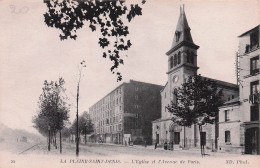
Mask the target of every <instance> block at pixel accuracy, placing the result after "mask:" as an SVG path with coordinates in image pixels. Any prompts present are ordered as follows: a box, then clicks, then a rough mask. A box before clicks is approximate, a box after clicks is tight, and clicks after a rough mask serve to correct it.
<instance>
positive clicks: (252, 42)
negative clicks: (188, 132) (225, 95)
mask: <svg viewBox="0 0 260 168" xmlns="http://www.w3.org/2000/svg"><path fill="white" fill-rule="evenodd" d="M259 31H260V25H258V26H256V27H254V28H253V29H251V30H249V31H247V32H245V33H243V34H242V35H240V36H239V53H238V60H239V61H238V63H239V67H238V70H239V76H238V77H239V83H240V87H239V99H235V100H231V101H230V102H226V103H225V104H224V106H222V107H221V108H220V112H219V113H220V114H219V115H220V124H219V125H220V130H219V133H220V136H219V141H220V147H222V149H223V150H229V151H239V152H244V153H245V154H260V144H259V141H260V134H259V129H260V122H259V98H260V97H259V93H260V88H259V79H260V73H259V67H260V63H259V55H260V47H259V41H260V40H259V39H260V36H259ZM238 149H239V150H238Z"/></svg>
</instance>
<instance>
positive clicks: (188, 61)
mask: <svg viewBox="0 0 260 168" xmlns="http://www.w3.org/2000/svg"><path fill="white" fill-rule="evenodd" d="M187 63H190V51H187Z"/></svg>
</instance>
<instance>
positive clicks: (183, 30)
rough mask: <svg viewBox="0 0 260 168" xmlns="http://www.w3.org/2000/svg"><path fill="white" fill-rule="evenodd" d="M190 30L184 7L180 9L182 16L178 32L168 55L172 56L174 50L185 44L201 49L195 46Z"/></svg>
mask: <svg viewBox="0 0 260 168" xmlns="http://www.w3.org/2000/svg"><path fill="white" fill-rule="evenodd" d="M190 30H191V29H190V27H189V24H188V21H187V18H186V14H185V11H184V6H183V7H180V16H179V20H178V23H177V26H176V31H175V33H174V37H173V42H172V46H171V49H170V50H169V51H168V52H167V53H166V54H167V55H169V54H171V53H172V52H173V51H174V50H176V49H177V48H179V47H180V46H182V45H185V44H186V45H190V46H191V47H194V48H196V49H198V48H199V46H197V45H196V44H194V42H193V40H192V36H191V33H190Z"/></svg>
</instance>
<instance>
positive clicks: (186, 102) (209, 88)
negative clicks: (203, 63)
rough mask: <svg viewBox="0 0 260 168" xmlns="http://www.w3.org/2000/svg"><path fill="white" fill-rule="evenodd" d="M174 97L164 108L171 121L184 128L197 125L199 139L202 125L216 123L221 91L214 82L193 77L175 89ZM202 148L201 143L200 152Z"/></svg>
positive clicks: (221, 95)
mask: <svg viewBox="0 0 260 168" xmlns="http://www.w3.org/2000/svg"><path fill="white" fill-rule="evenodd" d="M174 95H175V96H174V101H172V102H171V104H170V105H168V106H167V107H166V108H167V109H168V111H169V112H170V113H172V114H173V115H174V117H173V119H172V120H173V121H174V122H175V123H177V124H179V125H181V126H184V128H185V127H190V126H191V125H193V124H194V125H199V130H200V139H201V132H202V125H203V124H205V123H210V124H213V123H214V122H216V119H217V116H218V111H219V107H220V106H221V105H222V103H223V99H222V98H223V93H222V89H220V88H219V87H218V85H217V83H216V81H213V80H209V79H207V78H204V77H201V75H195V76H190V77H189V78H188V80H187V82H186V83H183V84H182V85H181V87H180V88H178V89H176V90H175V92H174ZM184 141H185V139H184ZM202 147H204V146H203V145H202V142H201V151H202ZM202 153H203V151H202Z"/></svg>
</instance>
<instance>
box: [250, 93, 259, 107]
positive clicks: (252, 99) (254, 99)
mask: <svg viewBox="0 0 260 168" xmlns="http://www.w3.org/2000/svg"><path fill="white" fill-rule="evenodd" d="M259 97H260V93H254V94H251V95H249V103H252V104H257V103H259Z"/></svg>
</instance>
